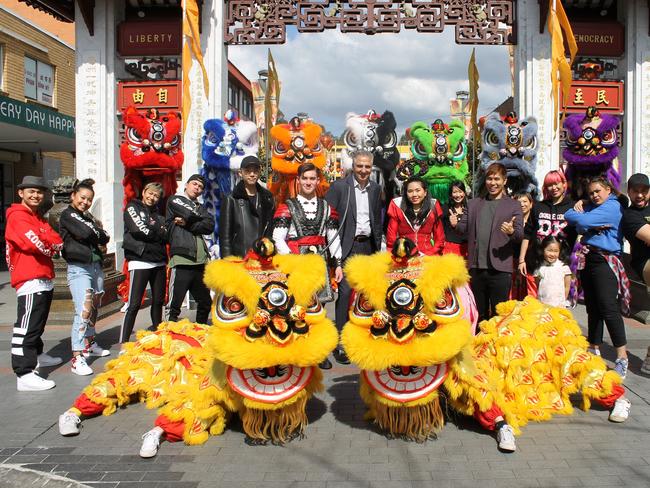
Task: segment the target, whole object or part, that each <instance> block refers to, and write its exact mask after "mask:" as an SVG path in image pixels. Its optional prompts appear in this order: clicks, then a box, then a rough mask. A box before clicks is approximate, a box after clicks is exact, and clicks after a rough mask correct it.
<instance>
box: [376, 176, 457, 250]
mask: <svg viewBox="0 0 650 488" xmlns="http://www.w3.org/2000/svg"><path fill="white" fill-rule="evenodd" d="M387 215H388V230H387V232H386V247H387V248H388V249H391V248H392V247H393V243H394V242H395V239H397V238H398V237H407V238H409V239H411V240H412V241H413V242H415V243H416V244H417V246H418V249H419V250H420V253H421V254H426V255H427V256H432V255H434V254H438V255H440V254H442V248H443V247H444V245H445V231H444V228H443V225H442V208H441V207H440V203H438V201H437V200H436V199H435V198H431V195H430V194H429V190H428V188H427V184H426V182H425V181H424V180H423V179H422V178H418V177H413V178H409V179H408V180H407V181H406V183H405V184H404V189H403V191H402V196H401V197H397V198H394V199H393V200H392V201H391V202H390V205H389V206H388V214H387Z"/></svg>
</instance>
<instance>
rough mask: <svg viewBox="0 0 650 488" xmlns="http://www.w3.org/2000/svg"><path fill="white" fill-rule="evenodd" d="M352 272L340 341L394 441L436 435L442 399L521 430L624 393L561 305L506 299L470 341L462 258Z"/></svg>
mask: <svg viewBox="0 0 650 488" xmlns="http://www.w3.org/2000/svg"><path fill="white" fill-rule="evenodd" d="M346 275H347V277H348V280H349V282H350V284H351V286H352V287H353V288H354V289H355V291H356V294H355V297H354V299H353V303H352V305H351V309H350V320H349V322H348V323H347V324H346V325H345V327H344V329H343V333H342V343H343V346H344V348H345V351H346V352H347V354H348V355H349V357H350V360H351V361H352V362H353V363H355V364H356V365H358V366H359V368H360V369H361V370H362V371H361V375H360V389H361V397H362V399H363V401H364V402H365V403H366V405H367V407H368V412H367V418H368V419H370V420H373V421H374V422H375V423H376V424H377V425H378V426H379V427H380V428H381V429H382V430H384V431H386V432H388V433H389V434H391V435H393V436H401V437H405V438H407V439H411V440H415V441H424V440H426V439H428V438H430V437H433V436H435V434H436V433H437V432H438V431H439V430H440V429H441V428H442V426H443V424H444V416H443V412H442V409H441V407H440V397H441V395H445V396H446V398H447V404H448V405H450V406H452V407H453V408H454V409H455V410H457V411H459V412H461V413H463V414H467V415H473V416H474V417H476V419H477V420H478V421H479V422H480V423H481V424H482V425H483V426H484V427H486V428H488V429H490V430H492V429H494V428H495V419H497V418H499V417H503V418H504V419H505V421H506V422H507V423H508V424H510V425H511V426H512V428H513V429H514V431H515V432H516V433H518V432H519V428H520V427H521V426H523V425H525V424H526V423H527V422H528V421H530V420H538V421H540V420H547V419H549V418H550V417H551V416H552V415H554V414H570V413H571V412H572V405H571V402H570V400H569V395H571V394H572V393H575V392H577V391H582V395H583V399H584V403H585V406H586V407H588V406H589V403H590V400H598V401H599V402H600V403H602V404H604V405H606V406H612V405H613V404H614V402H615V401H616V399H617V398H619V397H621V396H622V394H623V388H622V387H621V386H620V382H621V380H620V377H619V376H618V375H617V374H616V373H614V372H608V371H607V368H606V366H605V363H604V362H603V360H602V359H601V358H599V357H597V356H594V355H592V354H589V353H588V352H587V351H586V349H587V342H586V340H585V338H584V337H583V336H582V334H581V331H580V329H579V327H578V325H577V324H576V322H575V321H574V320H573V318H572V316H571V314H570V312H568V311H567V310H565V309H560V308H553V307H548V306H546V305H543V304H542V303H540V302H538V301H537V300H535V299H531V298H527V299H526V300H525V301H523V302H515V301H511V302H506V303H502V304H500V305H499V306H498V307H497V310H498V313H499V315H498V316H496V317H494V318H493V319H491V320H490V321H487V322H483V323H482V324H481V331H482V333H481V334H479V335H477V336H473V335H472V334H471V332H470V322H469V320H468V318H467V317H468V310H467V307H468V303H467V301H466V299H464V298H462V294H461V293H459V290H460V289H461V288H462V287H463V286H464V285H466V283H467V281H468V275H467V270H466V268H465V265H464V262H463V259H462V258H460V257H458V256H455V255H445V256H413V257H395V256H392V255H391V254H389V253H378V254H375V255H372V256H355V257H353V258H351V259H350V260H349V261H348V264H347V265H346Z"/></svg>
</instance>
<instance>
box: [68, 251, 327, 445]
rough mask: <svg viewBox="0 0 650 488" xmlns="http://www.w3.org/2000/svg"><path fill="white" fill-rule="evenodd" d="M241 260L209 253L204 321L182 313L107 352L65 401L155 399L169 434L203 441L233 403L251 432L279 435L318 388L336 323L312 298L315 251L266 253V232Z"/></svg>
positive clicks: (82, 405)
mask: <svg viewBox="0 0 650 488" xmlns="http://www.w3.org/2000/svg"><path fill="white" fill-rule="evenodd" d="M256 251H257V252H253V251H251V252H249V253H248V255H247V256H246V257H245V258H244V259H243V260H237V259H225V260H219V261H212V262H211V263H210V264H209V265H208V266H207V269H206V273H205V282H206V284H207V285H208V286H209V287H210V288H212V290H214V291H215V293H216V297H215V300H214V302H213V308H212V317H213V325H212V327H209V326H204V325H201V324H195V323H191V322H189V321H188V320H183V321H180V322H167V323H163V324H161V325H160V327H159V329H158V331H156V332H149V331H143V330H141V331H139V332H138V334H137V337H138V340H137V341H136V342H135V343H128V344H125V346H124V353H123V354H121V355H120V356H119V357H118V358H117V359H115V360H113V361H110V362H109V363H108V364H107V366H106V371H105V372H104V373H102V374H100V375H98V376H97V377H96V378H95V379H94V380H93V381H92V383H91V384H90V386H88V387H86V388H85V389H84V391H83V393H82V394H81V395H80V396H79V397H78V398H77V400H76V401H75V404H74V407H73V409H72V411H73V412H74V411H77V412H79V413H78V414H77V415H83V416H90V415H96V414H99V413H103V414H104V415H110V414H112V413H113V412H115V410H116V408H117V407H118V406H122V405H125V404H127V403H129V402H131V401H132V400H139V401H141V402H145V403H146V405H147V407H148V408H159V414H160V415H159V417H158V419H157V420H156V425H157V426H160V427H162V428H163V430H165V432H166V435H167V439H168V440H181V439H183V440H184V441H185V442H186V443H187V444H202V443H203V442H205V441H206V440H207V438H208V436H209V434H212V435H219V434H221V433H222V432H223V430H224V428H225V425H226V420H227V418H228V416H229V414H230V413H231V412H237V413H238V414H239V416H240V418H241V420H242V423H243V427H244V432H245V433H246V435H247V436H248V437H249V439H252V440H254V441H259V442H265V441H268V440H270V441H273V442H279V443H282V442H285V441H288V440H290V439H291V438H292V437H294V436H296V435H301V434H302V433H303V430H304V428H305V425H306V424H307V416H306V413H305V404H306V402H307V400H308V399H309V398H310V397H311V396H312V394H313V393H314V392H316V391H319V390H321V389H322V374H321V372H320V370H319V369H318V366H317V364H318V363H320V362H321V361H323V360H324V359H325V358H326V357H327V355H328V354H329V353H330V351H331V350H332V349H334V347H335V346H336V344H337V340H338V335H337V332H336V328H335V327H334V325H333V324H332V322H331V321H330V320H328V319H327V317H326V315H325V309H324V307H323V306H322V305H321V304H320V302H319V301H318V299H317V298H316V294H317V292H318V291H319V290H320V289H321V288H322V287H323V286H324V280H325V278H324V277H325V263H324V261H323V259H322V258H321V257H320V256H318V255H287V256H278V255H274V246H273V243H272V242H271V241H269V240H268V239H262V240H261V241H258V244H257V250H256Z"/></svg>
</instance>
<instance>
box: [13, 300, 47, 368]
mask: <svg viewBox="0 0 650 488" xmlns="http://www.w3.org/2000/svg"><path fill="white" fill-rule="evenodd" d="M53 294H54V292H53V291H40V292H38V293H32V294H29V295H22V296H19V297H18V318H17V320H16V323H15V324H14V333H13V336H12V338H11V366H12V367H13V369H14V373H16V376H23V375H25V374H29V373H31V372H32V371H34V369H36V362H37V361H38V355H39V354H41V353H42V352H43V341H42V340H41V336H42V335H43V331H44V330H45V322H47V316H48V315H49V313H50V305H51V304H52V296H53Z"/></svg>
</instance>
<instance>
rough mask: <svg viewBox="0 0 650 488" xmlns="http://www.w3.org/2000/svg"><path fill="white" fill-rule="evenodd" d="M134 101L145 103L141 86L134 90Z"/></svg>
mask: <svg viewBox="0 0 650 488" xmlns="http://www.w3.org/2000/svg"><path fill="white" fill-rule="evenodd" d="M132 96H133V103H143V102H144V92H143V91H141V90H140V88H138V89H136V90H135V91H134V92H133V95H132Z"/></svg>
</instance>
